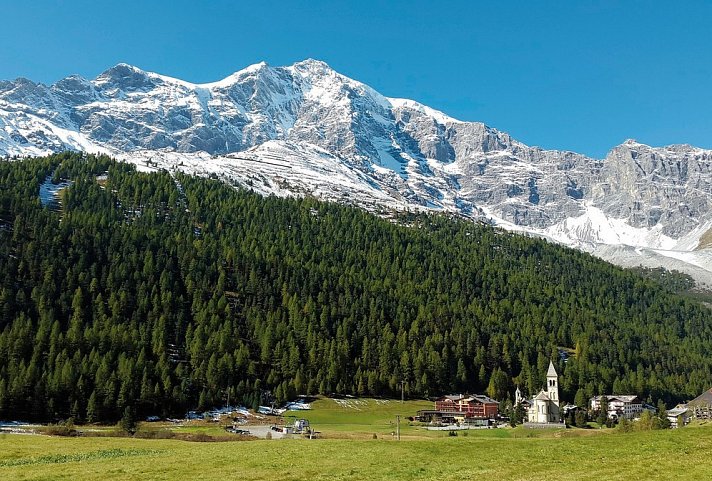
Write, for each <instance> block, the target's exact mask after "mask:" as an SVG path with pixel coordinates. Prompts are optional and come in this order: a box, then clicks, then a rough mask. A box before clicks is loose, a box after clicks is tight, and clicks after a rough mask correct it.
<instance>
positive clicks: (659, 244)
mask: <svg viewBox="0 0 712 481" xmlns="http://www.w3.org/2000/svg"><path fill="white" fill-rule="evenodd" d="M65 149H74V150H87V151H92V152H93V151H105V152H108V153H111V154H113V155H116V156H119V157H121V158H123V159H125V160H129V161H134V162H137V163H139V164H140V163H144V162H147V161H149V159H150V162H151V165H160V166H163V167H167V168H181V169H183V170H188V171H191V172H195V173H198V174H200V173H208V172H210V173H216V174H218V175H220V176H222V177H224V178H225V179H226V180H229V181H231V182H234V183H238V184H243V185H247V186H250V187H251V188H254V189H256V190H258V191H260V192H264V193H279V194H280V195H290V194H291V195H303V194H313V195H318V196H320V197H323V198H327V199H332V200H338V201H341V202H351V203H354V204H357V205H361V206H363V207H366V208H370V209H373V210H378V209H379V208H380V207H395V208H423V209H437V210H443V211H450V212H453V213H458V214H461V215H463V216H466V217H471V218H480V219H481V218H488V219H490V220H491V221H492V222H494V223H497V224H499V225H502V226H503V227H505V228H510V229H514V230H523V231H528V232H532V233H534V234H536V235H542V236H546V237H548V238H551V239H554V240H556V241H559V242H562V243H565V244H568V245H572V246H577V247H580V248H584V249H587V250H589V251H591V252H604V251H605V252H607V251H608V250H606V249H599V248H598V247H599V246H600V245H624V246H630V247H633V248H636V247H640V248H646V249H648V250H651V251H650V252H657V251H665V252H668V251H669V252H673V251H674V252H677V251H679V252H688V251H692V250H694V249H695V248H697V247H698V245H699V239H700V237H701V236H702V235H704V234H705V233H706V232H708V231H709V230H710V228H712V151H707V150H702V149H698V148H695V147H691V146H688V145H673V146H669V147H662V148H653V147H649V146H647V145H643V144H639V143H637V142H635V141H632V140H630V141H627V142H625V143H624V144H622V145H619V146H617V147H615V148H613V149H612V150H611V152H610V153H609V154H608V156H607V157H606V158H605V159H603V160H601V159H592V158H589V157H586V156H584V155H580V154H576V153H573V152H563V151H551V150H542V149H539V148H536V147H529V146H527V145H524V144H522V143H521V142H518V141H516V140H514V139H512V138H511V137H510V136H509V135H508V134H506V133H504V132H500V131H498V130H495V129H493V128H491V127H488V126H486V125H485V124H483V123H479V122H461V121H458V120H456V119H453V118H451V117H448V116H447V115H445V114H443V113H441V112H438V111H436V110H433V109H430V108H429V107H426V106H424V105H422V104H419V103H417V102H414V101H412V100H405V99H393V98H386V97H384V96H382V95H380V94H379V93H377V92H376V91H374V90H373V89H372V88H370V87H368V86H366V85H364V84H362V83H360V82H357V81H355V80H352V79H350V78H347V77H345V76H343V75H340V74H338V73H337V72H335V71H334V70H332V69H331V68H330V67H329V66H328V65H326V64H325V63H323V62H320V61H316V60H305V61H303V62H298V63H296V64H294V65H291V66H287V67H270V66H268V65H267V64H265V63H260V64H256V65H252V66H250V67H247V68H246V69H244V70H241V71H239V72H236V73H234V74H232V75H230V76H229V77H227V78H225V79H223V80H220V81H218V82H213V83H207V84H193V83H189V82H185V81H182V80H178V79H174V78H170V77H165V76H162V75H159V74H156V73H152V72H145V71H143V70H140V69H138V68H136V67H133V66H130V65H126V64H119V65H117V66H115V67H112V68H110V69H109V70H107V71H106V72H104V73H102V74H101V75H99V76H98V77H97V78H95V79H94V80H86V79H84V78H82V77H79V76H71V77H67V78H65V79H63V80H60V81H59V82H57V83H55V84H54V85H51V86H45V85H42V84H37V83H34V82H32V81H30V80H27V79H17V80H15V81H3V82H0V154H5V155H37V154H45V153H48V152H56V151H61V150H65ZM629 250H630V249H623V250H620V249H619V250H618V251H617V252H618V254H617V255H620V252H622V251H626V252H627V251H629ZM633 251H634V252H635V249H633ZM646 255H647V256H648V257H649V256H650V253H649V252H648V253H647V254H646ZM604 256H605V255H604ZM672 257H674V256H672ZM680 257H681V256H679V255H678V256H677V257H676V259H678V260H679V261H680V262H683V261H681V260H680ZM685 262H687V261H685ZM694 262H697V261H694ZM694 262H693V263H694ZM701 262H702V261H701ZM704 262H706V261H704ZM704 262H703V263H704ZM698 263H699V262H698ZM697 267H699V268H702V269H703V270H705V269H706V270H708V271H712V266H704V265H702V266H699V265H698V266H697Z"/></svg>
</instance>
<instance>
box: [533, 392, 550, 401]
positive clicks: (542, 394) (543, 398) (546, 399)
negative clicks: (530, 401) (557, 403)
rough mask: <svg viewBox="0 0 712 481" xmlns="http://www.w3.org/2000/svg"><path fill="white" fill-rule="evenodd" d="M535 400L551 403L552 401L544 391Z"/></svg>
mask: <svg viewBox="0 0 712 481" xmlns="http://www.w3.org/2000/svg"><path fill="white" fill-rule="evenodd" d="M534 400H535V401H551V399H549V396H548V395H547V394H546V393H545V392H544V391H541V392H540V393H539V394H537V395H536V397H535V398H534Z"/></svg>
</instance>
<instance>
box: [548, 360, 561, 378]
mask: <svg viewBox="0 0 712 481" xmlns="http://www.w3.org/2000/svg"><path fill="white" fill-rule="evenodd" d="M555 376H558V374H556V369H554V363H553V362H551V361H549V370H548V371H546V377H555Z"/></svg>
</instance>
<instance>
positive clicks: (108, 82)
mask: <svg viewBox="0 0 712 481" xmlns="http://www.w3.org/2000/svg"><path fill="white" fill-rule="evenodd" d="M154 80H155V79H151V77H150V76H149V74H148V72H145V71H143V70H141V69H140V68H138V67H134V66H133V65H129V64H127V63H118V64H116V65H114V66H113V67H111V68H110V69H108V70H105V71H104V72H102V73H101V74H99V76H98V77H97V78H96V79H95V80H94V82H95V84H96V85H97V86H98V87H109V88H117V89H119V90H126V91H138V90H150V89H151V88H153V87H154V86H155V85H154Z"/></svg>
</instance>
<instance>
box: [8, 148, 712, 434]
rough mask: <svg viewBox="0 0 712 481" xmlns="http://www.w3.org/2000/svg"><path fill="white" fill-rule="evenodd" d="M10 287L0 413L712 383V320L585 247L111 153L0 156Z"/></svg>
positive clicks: (77, 413) (667, 393) (46, 416)
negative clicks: (295, 195) (194, 173)
mask: <svg viewBox="0 0 712 481" xmlns="http://www.w3.org/2000/svg"><path fill="white" fill-rule="evenodd" d="M107 172H108V175H103V174H106V173H107ZM47 176H53V179H54V181H55V182H60V181H63V180H71V181H72V183H71V185H70V186H69V187H67V188H66V189H64V190H63V191H62V194H61V199H62V203H61V206H59V207H57V206H55V207H54V208H53V207H52V206H44V205H42V203H41V202H40V199H39V196H38V193H39V189H40V185H41V184H42V183H43V182H44V181H45V179H46V178H47ZM0 283H1V284H0V316H1V317H0V418H23V419H34V420H52V419H56V418H61V417H68V416H73V417H74V418H75V419H77V420H80V421H96V420H105V421H111V420H115V419H117V418H119V417H120V416H121V414H122V413H123V412H124V410H125V409H126V408H127V407H131V408H132V409H135V410H136V411H137V412H138V413H139V414H149V413H150V414H164V415H170V414H177V413H181V412H183V411H184V410H185V409H187V408H191V407H196V406H198V407H201V408H202V407H208V406H210V405H214V404H220V403H223V402H224V400H225V398H226V397H227V392H228V391H229V392H230V396H231V399H232V400H239V401H241V402H244V403H247V404H249V405H254V404H256V403H258V402H260V401H261V400H262V399H263V398H264V397H265V396H266V395H267V392H268V391H269V392H271V394H272V395H273V396H274V397H275V398H276V400H278V401H281V400H285V399H288V398H291V397H292V396H294V395H295V394H301V393H342V394H357V395H360V394H368V395H395V394H397V393H398V394H399V393H400V381H401V380H405V381H406V392H407V394H408V395H410V396H425V395H434V394H439V393H442V392H450V391H460V390H462V391H473V392H474V391H483V390H486V389H489V392H490V393H491V394H493V395H494V396H496V397H499V398H504V397H506V396H511V392H512V391H513V389H514V386H515V385H516V384H519V385H520V386H522V387H523V389H524V390H525V391H527V390H528V391H529V392H534V391H536V390H538V389H539V388H540V387H541V386H542V384H543V380H544V378H543V376H544V374H545V371H546V366H547V364H548V362H549V359H553V360H554V362H555V363H557V370H558V371H559V372H560V373H561V378H560V385H561V388H562V394H561V397H562V398H563V399H564V400H569V401H573V400H574V398H575V397H576V395H577V394H578V396H579V397H582V396H589V395H593V394H597V393H602V392H609V391H613V392H618V393H623V392H626V393H628V392H630V393H636V394H640V395H642V396H643V397H644V398H645V397H648V396H650V397H651V399H653V400H657V399H659V398H664V399H666V400H668V401H671V400H679V399H684V398H691V397H694V396H696V395H697V394H699V392H701V391H702V390H703V389H705V388H709V386H710V385H711V384H712V357H711V356H709V353H710V352H712V311H710V310H709V309H706V308H703V307H700V306H699V305H698V304H697V303H695V302H693V301H690V300H686V299H683V298H681V297H679V296H676V295H674V294H672V293H671V292H669V291H667V290H665V289H664V288H663V287H661V286H660V285H659V284H657V283H655V282H654V281H651V280H646V279H643V278H641V277H639V276H638V275H636V274H634V273H632V272H626V271H623V270H622V269H619V268H616V267H613V266H611V265H609V264H607V263H604V262H603V261H600V260H597V259H595V258H593V257H591V256H589V255H587V254H583V253H581V252H578V251H574V250H570V249H564V248H561V247H558V246H554V245H551V244H548V243H546V242H544V241H541V240H535V239H530V238H526V237H522V236H518V235H513V234H507V233H503V232H500V231H497V230H494V229H492V228H489V227H486V226H480V225H475V224H473V223H471V222H467V221H455V220H449V219H446V218H443V217H438V216H432V215H403V216H401V217H400V218H399V219H397V222H392V221H387V220H383V219H381V218H378V217H375V216H372V215H370V214H367V213H365V212H363V211H361V210H358V209H354V208H347V207H342V206H339V205H336V204H332V203H322V202H318V201H315V200H313V199H277V198H263V197H260V196H258V195H255V194H252V193H250V192H247V191H244V190H236V189H234V188H232V187H230V186H228V185H225V184H223V183H221V182H218V181H214V180H210V179H203V178H198V177H189V176H184V175H180V174H176V175H175V176H171V175H170V174H169V173H167V172H161V173H154V174H145V173H137V172H136V171H135V170H134V167H133V166H131V165H128V164H122V163H115V162H113V161H111V160H110V159H108V158H106V157H93V156H82V155H81V154H69V153H67V154H61V155H55V156H52V157H48V158H39V159H32V160H25V161H16V162H1V163H0ZM564 348H566V349H568V352H569V353H570V358H569V359H568V361H567V362H564V361H563V360H562V359H561V358H560V356H559V352H560V349H564Z"/></svg>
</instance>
